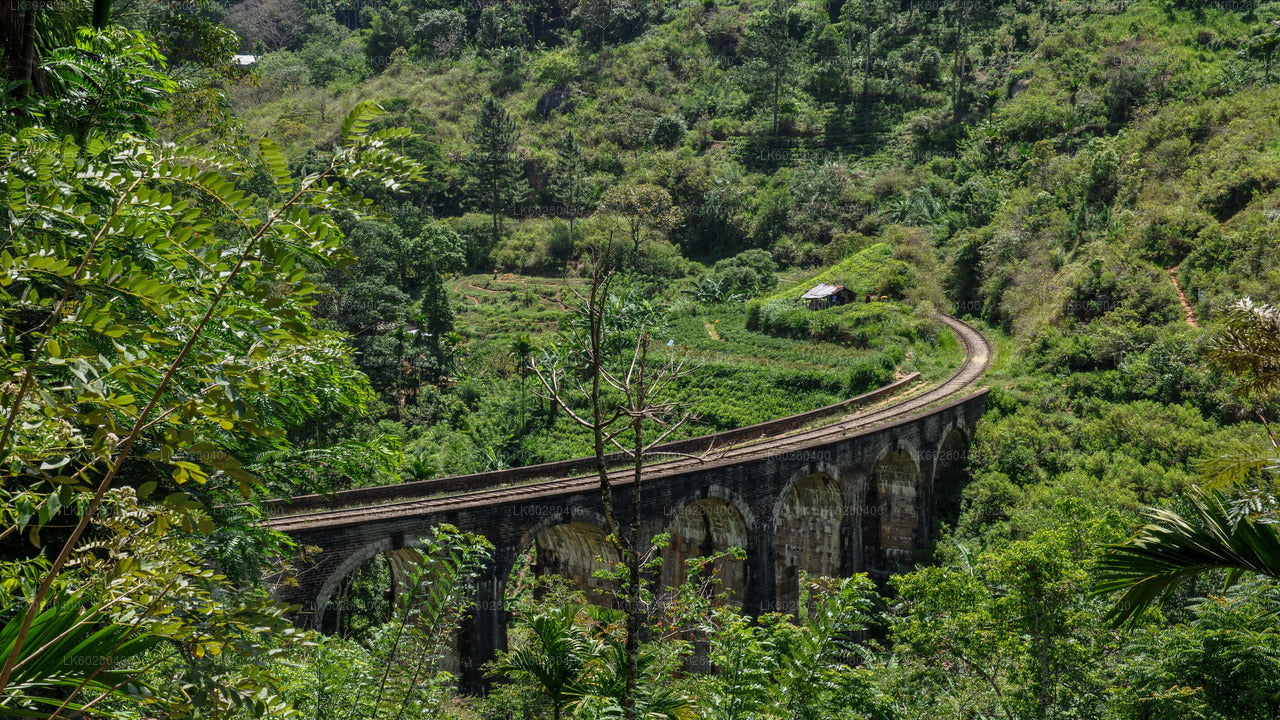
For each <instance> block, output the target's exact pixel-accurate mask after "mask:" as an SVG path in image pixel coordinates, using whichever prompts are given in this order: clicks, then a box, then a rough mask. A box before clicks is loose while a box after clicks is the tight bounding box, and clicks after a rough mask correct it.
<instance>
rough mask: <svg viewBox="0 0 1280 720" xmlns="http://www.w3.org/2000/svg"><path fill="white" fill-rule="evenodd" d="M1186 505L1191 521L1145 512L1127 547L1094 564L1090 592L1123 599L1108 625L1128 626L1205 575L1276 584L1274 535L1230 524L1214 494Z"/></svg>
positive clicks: (1279, 540)
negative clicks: (1221, 573) (1246, 575)
mask: <svg viewBox="0 0 1280 720" xmlns="http://www.w3.org/2000/svg"><path fill="white" fill-rule="evenodd" d="M1191 502H1192V504H1193V506H1194V507H1195V515H1194V516H1193V517H1191V518H1183V517H1182V516H1181V515H1179V514H1177V513H1175V512H1172V511H1169V510H1150V511H1148V512H1147V517H1149V518H1150V519H1151V520H1152V521H1153V522H1152V523H1150V524H1148V525H1146V526H1144V527H1143V528H1142V529H1141V530H1139V531H1138V534H1137V535H1136V536H1135V537H1134V538H1132V539H1130V540H1129V541H1128V542H1126V543H1123V544H1121V545H1114V546H1111V547H1110V548H1109V552H1108V553H1107V555H1105V556H1104V557H1103V558H1102V559H1101V560H1100V561H1099V562H1098V566H1097V574H1098V582H1097V586H1096V592H1097V593H1098V594H1111V593H1115V592H1122V593H1123V594H1122V595H1121V596H1120V599H1119V601H1118V602H1117V604H1116V606H1115V607H1114V608H1112V610H1111V612H1110V613H1108V618H1110V619H1111V620H1112V622H1113V623H1114V624H1116V625H1121V624H1125V623H1132V622H1133V621H1134V620H1136V619H1137V618H1138V617H1139V616H1141V615H1142V614H1143V613H1144V612H1145V611H1146V610H1147V609H1148V608H1150V607H1151V606H1152V604H1154V603H1155V602H1156V600H1157V599H1158V598H1160V597H1162V596H1166V595H1167V594H1168V593H1169V592H1171V591H1172V590H1173V589H1174V588H1175V587H1177V586H1178V585H1179V584H1181V583H1182V582H1183V581H1184V580H1187V579H1189V578H1191V577H1193V576H1195V575H1199V574H1201V573H1204V572H1207V571H1210V570H1219V569H1222V570H1227V571H1228V580H1229V581H1231V580H1234V578H1235V577H1236V576H1237V575H1238V574H1239V573H1241V572H1254V573H1258V574H1260V575H1266V576H1269V577H1273V578H1277V579H1280V529H1278V528H1277V527H1276V526H1274V525H1270V524H1265V523H1254V522H1248V521H1244V520H1242V521H1238V522H1237V521H1233V520H1232V518H1231V517H1230V511H1229V509H1228V504H1227V502H1226V501H1225V500H1224V498H1223V497H1222V496H1221V495H1220V494H1217V493H1212V494H1209V495H1207V496H1193V497H1192V498H1191Z"/></svg>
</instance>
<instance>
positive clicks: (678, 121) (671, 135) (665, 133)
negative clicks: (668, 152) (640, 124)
mask: <svg viewBox="0 0 1280 720" xmlns="http://www.w3.org/2000/svg"><path fill="white" fill-rule="evenodd" d="M687 132H689V128H688V126H687V125H685V122H684V118H683V117H680V116H679V115H677V114H675V113H672V114H670V115H663V116H662V117H660V118H658V121H657V122H655V123H654V124H653V130H652V131H650V132H649V141H650V142H652V143H653V144H654V145H657V146H658V147H663V148H670V147H675V146H676V145H677V144H679V143H680V141H681V140H684V136H685V133H687Z"/></svg>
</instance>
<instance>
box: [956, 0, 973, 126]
mask: <svg viewBox="0 0 1280 720" xmlns="http://www.w3.org/2000/svg"><path fill="white" fill-rule="evenodd" d="M973 9H974V8H973V4H972V3H970V2H968V0H955V5H954V6H953V7H952V9H951V15H952V17H953V18H954V19H955V23H956V42H955V54H954V55H953V57H952V62H951V76H952V92H951V120H952V122H956V121H958V120H959V119H960V113H961V110H962V107H961V105H962V103H961V99H962V93H963V91H964V78H965V75H966V74H967V73H968V72H969V23H970V20H971V17H970V14H971V13H972V11H973Z"/></svg>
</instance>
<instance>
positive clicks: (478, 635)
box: [458, 558, 511, 695]
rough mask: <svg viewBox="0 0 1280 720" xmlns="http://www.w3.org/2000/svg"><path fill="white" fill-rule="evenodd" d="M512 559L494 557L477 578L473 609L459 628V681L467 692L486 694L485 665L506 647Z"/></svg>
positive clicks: (487, 684)
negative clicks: (507, 594) (507, 586)
mask: <svg viewBox="0 0 1280 720" xmlns="http://www.w3.org/2000/svg"><path fill="white" fill-rule="evenodd" d="M510 571H511V563H510V562H502V560H501V559H499V558H494V560H493V561H492V562H490V563H489V566H488V567H487V568H486V569H485V571H484V572H483V573H482V574H481V576H480V577H479V578H477V579H476V586H475V595H474V601H473V604H472V606H471V611H470V612H469V613H468V614H467V615H466V616H465V617H464V618H463V620H462V626H461V628H459V632H458V670H459V674H460V676H461V677H460V678H459V685H460V689H461V690H462V692H464V693H466V694H468V695H483V694H485V693H486V692H488V690H489V685H490V682H489V679H488V678H487V677H485V673H484V665H485V663H487V662H489V661H491V660H493V659H494V658H496V657H497V656H498V653H501V652H506V650H507V621H508V620H509V619H510V617H509V616H510V613H508V612H507V609H506V585H507V583H506V578H507V573H509V572H510Z"/></svg>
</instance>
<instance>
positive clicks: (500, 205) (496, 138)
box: [467, 95, 529, 242]
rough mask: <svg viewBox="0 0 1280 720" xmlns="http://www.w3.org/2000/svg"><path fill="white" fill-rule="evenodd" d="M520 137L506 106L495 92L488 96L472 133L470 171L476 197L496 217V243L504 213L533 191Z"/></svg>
mask: <svg viewBox="0 0 1280 720" xmlns="http://www.w3.org/2000/svg"><path fill="white" fill-rule="evenodd" d="M519 139H520V131H519V130H518V129H517V128H516V123H515V121H514V120H512V119H511V116H510V115H508V114H507V110H506V108H504V107H502V104H501V103H499V102H498V100H497V99H496V98H494V97H493V96H492V95H490V96H489V97H487V98H485V101H484V105H483V106H482V107H481V108H480V116H479V117H478V118H476V125H475V129H474V130H472V132H471V145H472V147H471V153H470V154H469V155H467V170H468V171H469V172H470V173H471V186H472V187H471V189H472V194H473V196H474V197H475V199H476V201H477V202H478V203H479V204H480V206H481V207H483V208H484V209H485V211H486V212H488V213H489V215H490V216H491V217H492V218H493V238H492V241H493V242H497V241H498V238H499V237H500V236H501V234H502V217H503V215H504V214H505V213H506V212H507V211H508V210H510V209H511V208H512V207H513V206H515V205H516V203H519V202H520V201H521V200H524V198H525V196H526V194H527V193H528V191H529V185H528V183H527V182H526V181H525V178H524V170H523V168H521V167H520V158H519V156H518V155H517V154H516V143H517V142H518V141H519Z"/></svg>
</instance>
